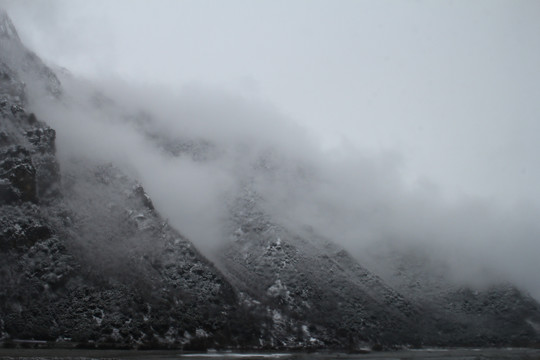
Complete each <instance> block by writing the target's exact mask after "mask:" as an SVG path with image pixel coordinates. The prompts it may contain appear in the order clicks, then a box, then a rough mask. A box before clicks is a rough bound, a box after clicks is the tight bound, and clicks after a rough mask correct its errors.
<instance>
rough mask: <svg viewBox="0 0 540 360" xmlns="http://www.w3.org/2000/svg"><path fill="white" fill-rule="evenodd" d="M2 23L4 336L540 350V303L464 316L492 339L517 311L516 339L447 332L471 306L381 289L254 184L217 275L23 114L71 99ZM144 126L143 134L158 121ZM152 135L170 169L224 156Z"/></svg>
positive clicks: (261, 170)
mask: <svg viewBox="0 0 540 360" xmlns="http://www.w3.org/2000/svg"><path fill="white" fill-rule="evenodd" d="M3 16H4V15H2V14H1V13H0V19H2V21H1V23H0V30H1V31H3V32H4V33H5V34H7V35H9V36H10V37H4V36H2V34H1V33H0V37H2V39H0V50H2V51H1V52H0V113H1V116H2V122H1V124H0V154H1V155H2V157H1V158H0V159H2V160H1V161H0V169H1V170H2V172H1V173H0V225H1V229H2V232H1V233H0V259H1V260H2V262H0V264H2V265H0V280H1V283H2V284H3V286H2V288H1V289H0V320H1V321H0V339H2V340H5V341H7V340H9V339H28V340H30V339H34V340H46V341H50V342H63V341H72V342H76V343H80V344H85V346H99V344H108V345H109V346H131V347H134V346H139V347H146V346H154V347H159V346H163V347H175V348H184V349H204V348H209V347H218V348H259V349H260V348H271V349H276V348H288V349H314V348H340V349H347V350H351V351H355V350H358V349H359V348H363V347H365V346H377V347H381V346H384V347H386V348H390V347H394V346H422V345H432V344H441V345H454V346H456V345H464V344H466V345H481V346H493V345H506V344H514V343H515V344H519V345H532V344H535V343H537V342H538V341H539V335H538V332H537V331H536V330H535V329H534V324H536V322H534V321H533V322H532V324H531V323H527V321H528V320H529V319H535V316H538V314H540V309H539V306H538V303H536V302H535V301H534V300H532V299H531V300H530V301H529V299H528V298H526V297H525V296H524V295H522V293H521V292H519V290H517V289H515V291H514V290H512V291H514V293H511V292H507V293H494V294H495V295H494V296H495V297H493V296H491V295H493V294H487V295H486V297H483V298H481V299H480V300H479V302H477V303H476V304H473V305H474V306H476V307H478V311H477V313H479V314H480V315H481V316H484V318H482V319H481V320H482V324H485V326H488V325H489V326H495V327H497V326H499V325H501V324H505V322H502V323H501V322H498V320H497V317H498V316H499V315H500V313H499V312H498V311H497V309H499V308H501V307H502V306H505V304H507V303H510V302H512V301H514V302H515V301H516V300H519V299H525V300H526V301H525V300H524V301H522V302H521V303H519V304H517V305H516V306H515V309H514V310H515V312H516V313H520V314H521V315H520V316H519V317H517V316H516V317H515V321H514V323H512V321H513V320H512V319H511V318H509V319H506V318H505V320H504V321H506V324H509V323H512V326H514V328H512V329H516V331H518V332H519V333H518V334H517V337H516V338H512V339H510V338H505V337H506V336H507V335H508V334H507V333H506V332H501V331H499V332H498V331H497V330H495V331H494V332H493V331H491V330H490V329H487V330H486V328H482V327H474V326H472V325H471V324H470V323H467V322H461V321H460V319H458V321H456V320H455V319H453V318H452V317H453V316H455V314H456V313H458V312H459V311H462V310H460V309H461V307H463V306H465V305H466V304H468V303H470V302H471V300H470V299H471V296H470V295H467V294H465V295H464V296H458V295H459V294H460V293H459V292H454V293H452V294H453V295H452V296H454V297H453V298H452V299H453V301H454V302H455V303H456V307H455V308H450V309H448V310H447V311H441V310H440V309H438V308H436V307H430V306H432V304H431V303H430V302H429V301H428V302H422V301H420V298H421V297H422V292H420V293H419V295H415V294H413V293H412V292H405V291H404V289H405V288H406V287H405V286H400V285H399V282H396V283H393V285H392V286H390V285H388V282H387V281H386V280H385V279H384V277H382V276H381V277H379V276H377V275H375V274H374V273H372V272H371V271H370V270H368V269H367V268H365V267H363V266H362V265H361V264H360V263H359V262H358V261H357V260H356V259H355V258H353V257H352V256H351V255H350V254H349V253H348V252H347V251H346V250H344V249H342V248H340V247H339V246H338V245H336V244H334V243H333V242H332V241H331V239H325V238H323V237H321V236H319V235H317V234H316V233H314V232H313V231H309V230H306V231H304V232H300V231H298V230H297V229H292V228H289V227H287V226H285V225H284V224H281V223H279V222H278V221H277V220H276V219H274V218H273V217H272V215H271V213H269V212H268V211H267V209H265V208H264V206H263V203H264V201H265V199H264V197H263V195H261V194H260V193H259V192H257V189H256V188H255V187H252V186H251V184H250V181H249V179H246V180H245V186H244V187H243V188H242V189H241V190H240V192H239V193H238V194H233V195H234V196H233V197H232V199H233V201H232V202H231V204H229V205H230V206H229V213H228V216H229V217H228V222H227V226H226V227H225V228H224V229H223V230H222V231H223V237H224V238H227V239H228V241H227V242H226V243H224V244H223V246H222V248H221V249H220V252H219V254H218V255H217V257H216V259H212V260H215V264H214V263H212V262H211V261H209V260H208V259H207V258H206V257H205V256H203V254H202V253H201V252H200V251H198V250H197V249H196V248H195V246H194V244H193V243H192V242H191V241H190V240H189V239H188V238H186V237H185V236H183V235H182V233H181V231H178V230H176V229H174V228H172V227H171V226H170V225H169V224H168V222H167V220H166V219H164V218H163V217H162V216H161V214H160V213H159V209H157V208H156V207H155V206H154V204H153V203H152V200H151V197H150V196H149V195H148V194H147V193H146V191H145V189H144V188H143V186H142V185H141V184H140V183H139V182H138V181H137V180H136V179H134V178H133V177H131V176H129V175H127V174H126V173H125V172H124V171H123V170H122V169H121V167H119V166H117V165H116V164H113V163H103V162H100V161H95V160H91V159H90V158H84V157H76V158H71V159H70V160H67V161H66V160H63V161H62V163H60V162H59V160H58V158H57V156H56V144H55V141H56V131H55V130H54V129H52V128H50V127H49V126H48V125H47V124H46V123H44V122H43V121H41V120H40V114H39V113H38V114H33V113H31V112H29V110H28V109H27V108H28V107H29V105H28V104H29V101H28V98H29V97H30V98H31V97H35V96H49V97H51V98H52V99H53V100H54V99H56V100H57V99H61V98H62V97H63V96H64V94H66V90H65V89H63V88H62V84H61V83H60V81H59V79H58V77H57V76H56V74H55V73H54V72H53V71H52V70H51V69H50V68H48V67H47V66H46V65H45V64H44V63H43V62H42V61H41V59H39V57H38V56H37V55H35V54H34V53H32V52H31V51H29V50H28V49H26V48H25V47H24V45H23V44H22V43H21V42H20V39H19V38H18V35H17V33H16V29H15V28H14V26H13V24H12V23H11V20H9V17H7V15H5V17H3ZM2 24H4V25H2ZM43 94H45V95H43ZM56 100H55V101H56ZM101 102H102V103H103V102H105V103H108V102H107V100H106V99H104V98H101ZM73 116H76V114H75V115H73ZM126 119H127V120H126ZM135 120H136V119H135ZM139 120H140V119H139ZM143 120H144V121H146V122H148V124H147V128H151V126H152V119H151V116H147V117H145V119H143ZM121 121H128V122H129V121H132V120H130V117H129V116H127V115H126V117H125V118H123V119H122V120H121ZM146 130H147V129H145V128H144V127H143V129H142V130H140V129H139V131H142V132H143V135H145V136H147V137H148V138H150V139H151V141H154V142H155V143H156V147H158V148H160V149H162V150H163V151H165V152H168V153H170V155H171V156H172V157H180V156H190V157H191V158H193V159H194V160H195V161H198V162H201V163H204V162H207V161H211V160H212V159H214V158H215V157H216V156H218V155H216V154H219V149H216V148H215V147H214V144H212V143H211V142H207V141H206V140H205V139H187V140H186V139H185V138H184V139H176V138H161V137H160V136H159V134H153V133H147V132H145V131H146ZM254 159H255V160H254V162H252V163H250V166H253V167H254V169H255V171H256V172H257V176H279V175H280V174H279V173H278V174H274V173H273V172H275V171H278V170H276V169H275V167H273V166H272V163H271V161H269V160H268V159H267V158H265V157H264V154H263V156H262V157H257V156H254ZM178 206H183V204H178ZM179 230H181V229H179ZM404 271H411V267H410V266H409V267H404ZM443 286H444V283H443ZM396 289H397V290H396ZM498 294H499V295H498ZM501 294H502V295H501ZM504 294H509V296H508V297H505V296H503V295H504ZM490 296H491V297H490ZM498 296H500V298H498ZM450 299H451V298H450V297H449V298H443V299H442V300H440V302H443V303H445V302H449V301H450ZM485 301H487V303H486V304H484V302H485ZM497 301H499V303H500V304H499V303H498V302H497ZM492 304H494V306H495V305H496V306H495V309H496V310H494V311H491V310H490V305H492ZM435 305H436V304H435ZM471 306H472V305H471ZM434 308H435V309H434ZM479 319H480V317H479ZM467 326H469V328H468V329H470V332H471V331H481V332H482V331H483V332H484V333H483V334H481V336H479V337H477V338H473V339H472V340H471V341H469V342H467V341H468V340H469V339H464V338H463V337H460V332H463V329H467ZM512 331H514V330H512ZM467 336H469V335H467Z"/></svg>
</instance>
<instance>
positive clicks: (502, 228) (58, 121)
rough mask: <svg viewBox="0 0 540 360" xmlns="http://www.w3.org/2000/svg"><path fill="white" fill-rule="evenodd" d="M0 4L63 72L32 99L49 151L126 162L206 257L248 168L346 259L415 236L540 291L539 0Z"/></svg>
mask: <svg viewBox="0 0 540 360" xmlns="http://www.w3.org/2000/svg"><path fill="white" fill-rule="evenodd" d="M0 5H2V6H4V7H6V8H7V10H8V11H9V12H10V15H11V17H12V18H13V21H14V23H15V25H16V26H17V28H18V30H19V33H20V34H19V35H20V37H21V39H22V41H23V42H25V44H27V45H28V46H29V47H30V48H31V49H33V50H34V51H36V52H37V53H38V55H40V56H43V58H44V60H46V61H47V62H49V63H50V64H51V65H54V66H62V67H65V68H67V69H68V70H69V72H64V71H63V72H59V73H60V74H62V75H61V81H62V84H63V87H64V97H63V98H62V100H61V101H59V102H58V101H56V100H53V99H50V98H47V97H34V99H33V100H32V103H31V106H32V109H33V110H34V111H35V112H36V113H37V114H39V115H40V117H41V118H43V119H44V120H46V121H47V122H48V123H49V124H50V125H51V126H52V127H54V128H55V129H56V130H57V141H58V153H59V157H60V158H61V161H63V162H65V161H67V159H69V158H71V157H73V156H76V157H92V158H93V159H95V160H96V159H97V160H99V161H103V162H113V163H115V164H117V165H118V166H121V167H123V168H124V170H125V171H127V172H130V173H132V174H133V175H134V176H136V177H137V178H138V179H139V180H140V181H141V182H142V184H143V185H144V187H145V189H146V191H147V192H148V193H149V195H150V196H151V197H152V199H153V201H154V204H155V205H156V208H157V209H158V211H159V212H160V213H161V214H162V215H163V216H164V217H165V218H168V220H169V222H170V223H171V224H172V225H174V226H175V227H176V228H178V229H179V230H180V231H181V232H182V233H184V234H185V235H186V236H188V237H189V238H190V239H191V240H192V241H193V242H194V243H195V244H196V245H197V246H198V247H199V248H201V249H202V250H203V251H204V252H205V253H207V254H211V252H212V250H213V249H215V248H216V247H217V246H218V245H219V244H222V243H223V242H224V241H226V240H227V239H226V236H224V234H223V224H224V222H225V221H226V220H227V216H228V206H229V204H230V202H231V201H232V199H233V198H234V196H235V195H236V194H238V192H239V191H241V189H242V188H243V187H245V186H246V184H248V183H249V184H250V185H251V186H253V188H254V189H256V190H257V191H258V192H259V193H260V194H261V196H262V197H263V199H264V208H265V210H266V211H267V212H268V213H270V214H271V215H272V216H273V218H274V219H275V220H276V222H279V223H281V224H285V225H286V226H288V227H289V228H293V229H295V230H297V231H305V229H311V230H312V231H315V232H316V233H318V234H321V235H323V236H325V237H328V238H330V239H332V240H333V241H335V242H337V243H338V244H341V245H342V246H344V247H345V248H347V249H348V250H350V251H351V253H353V254H354V255H355V256H357V257H359V258H360V259H362V257H363V256H365V254H366V251H367V250H366V249H372V248H373V244H378V243H385V244H386V243H390V244H395V246H415V247H419V248H421V249H423V250H426V251H427V252H428V253H430V254H432V256H434V257H435V258H437V259H441V260H442V261H445V262H447V263H448V264H449V265H450V268H451V272H452V274H451V275H452V276H453V277H454V278H455V279H457V280H459V281H467V282H468V283H472V284H474V285H478V284H486V283H489V282H493V281H500V280H508V281H511V282H513V283H516V284H518V285H519V286H521V287H523V288H525V289H526V290H528V291H529V292H531V293H532V294H533V295H534V296H535V297H536V298H537V299H540V287H539V286H538V281H537V274H538V273H539V272H540V266H539V265H538V261H537V259H538V254H540V241H539V239H540V223H539V222H538V219H539V218H540V217H539V216H540V209H539V201H540V191H539V188H538V186H537V184H538V181H539V180H540V167H539V166H538V159H537V154H538V151H539V150H540V148H539V146H538V145H537V141H536V137H537V136H536V134H538V133H540V132H539V130H540V129H539V125H538V124H540V123H539V122H538V121H537V120H538V116H539V114H540V105H539V103H538V101H537V99H538V98H539V96H540V73H539V72H538V70H537V64H538V63H540V45H538V44H537V42H536V41H535V39H538V37H539V36H540V25H539V23H538V22H537V21H536V19H537V16H534V14H536V15H539V13H540V7H539V6H538V3H536V2H532V1H531V2H527V1H519V2H513V1H478V2H475V3H474V4H473V3H464V2H454V1H441V2H437V3H432V2H423V1H417V2H413V1H410V2H408V1H404V2H400V3H395V2H386V1H378V2H368V1H364V2H347V1H344V2H340V3H339V5H338V4H336V3H334V2H330V1H315V2H306V1H295V2H292V3H289V2H279V1H278V2H257V3H252V2H243V1H233V2H230V3H227V5H224V4H222V3H220V2H190V1H185V2H169V1H157V2H152V3H151V4H150V2H144V1H133V2H123V1H114V2H92V3H90V4H88V3H84V2H79V1H43V2H27V1H16V2H15V1H5V2H1V3H0ZM178 140H180V141H181V142H184V143H186V142H188V143H190V144H191V145H192V148H191V149H193V146H194V147H195V149H199V150H197V151H199V152H198V153H197V154H198V155H197V156H193V155H192V154H180V155H179V156H173V155H172V154H171V153H170V152H168V151H166V149H165V148H166V146H165V145H166V143H167V141H173V142H174V141H178ZM164 144H165V145H164Z"/></svg>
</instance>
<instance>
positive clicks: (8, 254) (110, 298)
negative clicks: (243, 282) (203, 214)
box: [0, 14, 242, 347]
mask: <svg viewBox="0 0 540 360" xmlns="http://www.w3.org/2000/svg"><path fill="white" fill-rule="evenodd" d="M1 15H2V16H1V20H2V24H1V25H2V26H0V29H1V30H2V31H3V32H2V33H1V34H0V41H1V42H2V43H1V44H0V45H2V53H1V56H0V115H1V122H0V258H1V259H0V284H1V286H0V338H2V339H7V338H15V339H36V340H62V339H67V340H73V341H77V342H87V341H96V342H114V343H129V344H137V343H138V344H145V343H150V344H155V343H166V344H176V345H178V346H180V345H182V344H183V345H184V346H186V347H189V346H205V344H208V345H210V344H211V345H215V344H223V345H224V344H231V343H233V342H234V341H236V342H242V339H233V338H232V337H233V336H234V332H233V333H232V335H231V332H230V331H229V330H228V326H229V323H230V321H231V319H235V318H236V317H237V313H238V309H237V308H236V304H237V300H236V297H235V294H234V291H233V289H232V287H231V286H230V285H229V283H228V282H227V281H226V280H225V279H223V277H222V276H221V275H220V274H219V272H218V271H217V270H216V269H215V268H214V267H213V266H212V265H211V264H210V263H209V262H208V261H207V260H206V259H204V258H203V257H202V256H201V255H200V254H199V253H198V252H197V251H196V250H195V249H194V248H193V246H192V244H191V243H190V242H189V241H188V240H186V239H185V238H184V237H183V236H182V235H180V234H179V233H178V232H176V231H175V230H173V229H171V228H170V227H169V226H168V225H167V223H166V222H165V221H164V220H163V219H162V218H161V217H160V216H159V214H158V213H157V212H156V210H155V209H154V208H153V205H152V203H151V201H150V199H149V198H148V196H147V195H146V193H145V192H144V189H143V188H142V187H141V186H140V185H138V184H137V183H136V182H135V181H134V180H132V179H130V178H128V177H127V176H125V175H123V174H122V173H121V171H120V170H118V169H117V168H115V167H114V166H112V165H99V164H93V163H90V162H88V161H86V160H84V159H79V160H77V161H75V162H73V163H72V164H66V168H65V169H63V171H62V176H61V175H60V168H59V165H58V163H57V160H56V157H55V131H54V130H53V129H51V128H50V127H49V126H47V125H46V124H45V123H43V122H42V121H40V120H39V119H38V118H37V117H36V116H35V115H34V114H31V113H28V112H27V110H26V109H25V107H26V98H27V92H26V89H27V88H28V86H33V84H37V85H36V86H39V85H45V86H43V88H44V89H45V90H46V93H45V94H46V96H53V97H55V96H56V97H59V96H61V87H60V83H59V81H58V80H57V79H56V77H55V76H54V74H53V73H52V71H50V70H49V69H48V68H47V67H46V66H45V65H43V63H42V62H41V61H40V60H39V58H38V57H37V56H35V55H34V54H32V53H30V52H29V51H28V50H26V49H25V48H24V47H23V46H22V44H21V43H20V40H19V38H18V36H17V34H16V32H15V30H14V28H13V25H12V24H11V21H10V20H9V18H7V17H6V16H5V14H1ZM14 59H15V60H14ZM20 59H24V63H23V66H22V67H19V64H20V61H19V60H20ZM23 72H25V73H26V75H28V74H29V73H31V74H32V73H33V76H31V77H30V78H27V79H28V80H27V81H31V82H30V83H25V82H23V81H22V80H21V77H22V76H21V73H23ZM50 84H54V85H55V86H54V87H52V86H48V85H50Z"/></svg>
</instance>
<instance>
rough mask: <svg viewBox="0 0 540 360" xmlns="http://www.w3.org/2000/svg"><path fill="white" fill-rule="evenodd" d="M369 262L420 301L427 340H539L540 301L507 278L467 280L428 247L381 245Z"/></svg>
mask: <svg viewBox="0 0 540 360" xmlns="http://www.w3.org/2000/svg"><path fill="white" fill-rule="evenodd" d="M366 255H367V256H365V257H364V261H365V262H366V263H368V264H369V266H371V268H372V269H374V271H375V272H376V273H377V274H379V275H380V276H381V277H382V278H383V279H384V280H385V281H387V282H388V284H390V285H391V286H392V287H393V288H394V289H396V290H397V291H399V292H400V293H402V294H403V295H404V296H406V297H407V298H408V299H411V301H412V302H413V303H415V304H417V305H418V306H420V307H421V308H422V309H423V311H424V314H425V317H426V320H425V321H426V323H427V324H428V327H429V328H431V329H432V331H431V332H428V333H427V335H426V338H425V342H426V343H431V344H439V345H452V344H462V345H469V346H485V345H489V346H500V345H508V344H510V345H514V346H524V345H528V344H534V343H538V341H539V339H540V332H539V330H540V306H539V304H538V302H536V301H535V300H534V299H533V298H532V297H531V296H529V295H528V294H526V293H525V292H523V291H520V290H519V289H517V288H516V287H515V286H513V285H512V284H509V283H507V282H505V281H494V280H492V281H491V282H490V283H487V284H485V285H479V284H476V285H475V284H473V283H469V284H464V283H463V281H457V280H456V279H455V278H453V276H452V272H451V271H450V268H449V266H448V264H447V263H446V262H445V261H444V260H443V259H441V258H440V257H437V256H434V255H433V254H431V255H430V254H429V252H428V251H427V250H426V249H422V248H418V247H412V246H411V247H403V246H401V245H399V244H395V243H392V244H378V245H376V246H373V247H372V248H371V249H369V250H367V251H366Z"/></svg>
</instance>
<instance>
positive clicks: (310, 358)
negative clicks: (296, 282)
mask: <svg viewBox="0 0 540 360" xmlns="http://www.w3.org/2000/svg"><path fill="white" fill-rule="evenodd" d="M8 359H9V360H22V359H25V360H60V359H62V360H75V359H77V360H87V359H111V360H112V359H134V360H135V359H137V360H143V359H148V360H169V359H170V360H173V359H174V360H360V359H379V360H385V359H386V360H398V359H403V360H407V359H424V360H429V359H454V360H480V359H524V360H540V349H518V348H507V349H426V350H407V351H393V352H372V353H368V354H344V353H309V354H308V353H278V352H276V353H259V354H258V353H205V354H182V353H181V352H180V351H173V350H171V351H125V350H72V349H0V360H8Z"/></svg>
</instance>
